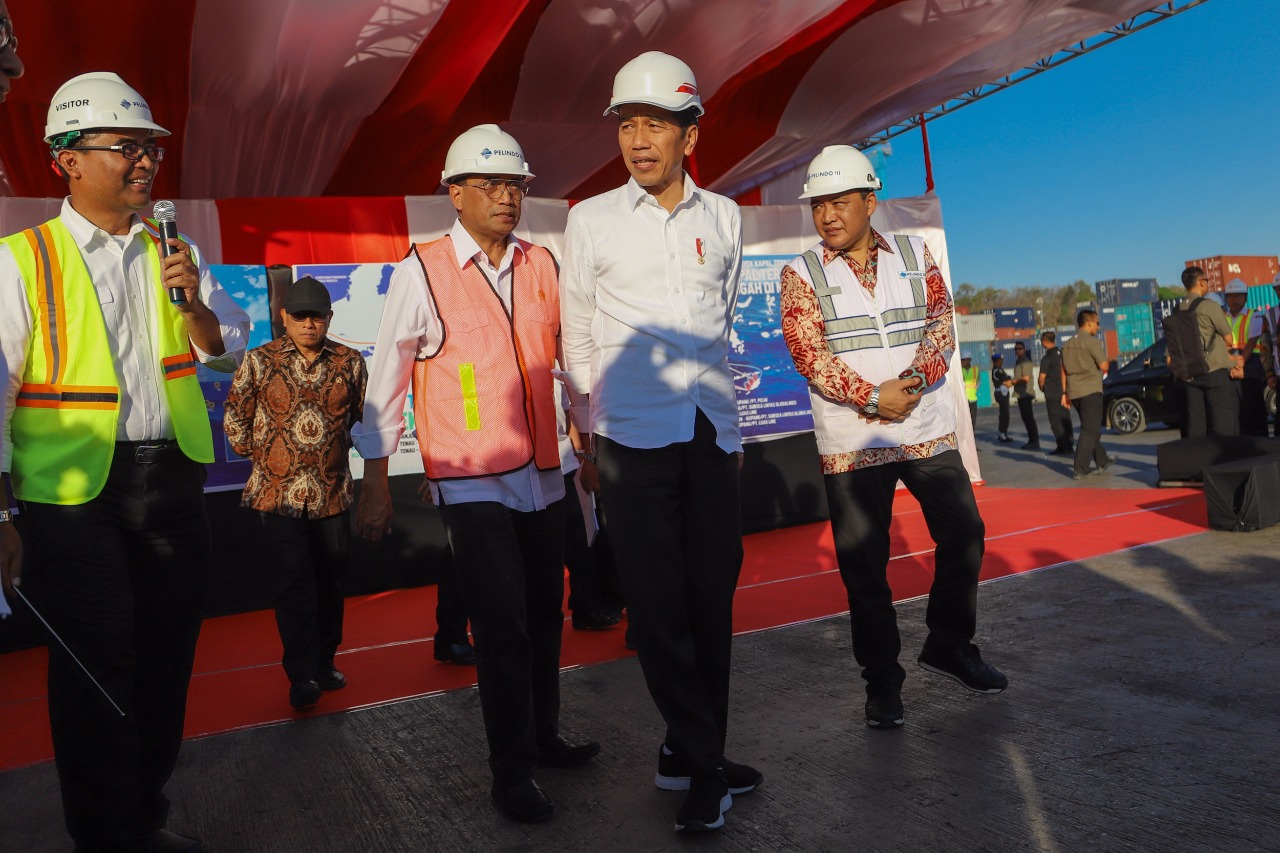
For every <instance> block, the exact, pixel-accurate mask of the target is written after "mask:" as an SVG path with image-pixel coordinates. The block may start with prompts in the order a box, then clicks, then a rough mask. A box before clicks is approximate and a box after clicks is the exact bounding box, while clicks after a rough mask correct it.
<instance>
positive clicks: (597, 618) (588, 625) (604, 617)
mask: <svg viewBox="0 0 1280 853" xmlns="http://www.w3.org/2000/svg"><path fill="white" fill-rule="evenodd" d="M621 621H622V617H621V616H619V615H618V614H616V613H609V612H607V611H604V610H588V611H586V612H584V613H581V614H578V613H575V614H573V630H575V631H607V630H609V629H610V628H612V627H613V626H614V625H617V624H618V623H619V622H621Z"/></svg>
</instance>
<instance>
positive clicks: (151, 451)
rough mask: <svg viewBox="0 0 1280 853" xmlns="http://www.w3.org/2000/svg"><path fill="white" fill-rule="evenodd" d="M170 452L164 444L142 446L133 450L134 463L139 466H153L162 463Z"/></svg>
mask: <svg viewBox="0 0 1280 853" xmlns="http://www.w3.org/2000/svg"><path fill="white" fill-rule="evenodd" d="M168 452H169V448H168V447H167V446H165V445H163V444H140V445H138V446H137V447H135V448H134V449H133V461H134V462H136V463H137V464H139V465H151V464H152V463H155V462H160V461H161V460H163V459H164V457H165V455H166V454H167V453H168Z"/></svg>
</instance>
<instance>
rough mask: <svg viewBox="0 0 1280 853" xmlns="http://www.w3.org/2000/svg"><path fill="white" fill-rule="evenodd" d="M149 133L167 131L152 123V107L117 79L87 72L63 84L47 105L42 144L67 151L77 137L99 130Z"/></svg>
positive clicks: (166, 134) (111, 73)
mask: <svg viewBox="0 0 1280 853" xmlns="http://www.w3.org/2000/svg"><path fill="white" fill-rule="evenodd" d="M117 127H120V128H132V129H136V130H148V131H150V132H151V133H152V135H154V136H168V135H169V131H167V130H165V129H164V128H163V127H161V126H160V125H158V124H156V123H155V122H154V121H152V120H151V107H149V106H147V102H146V100H144V99H143V97H142V95H140V94H138V90H137V89H135V88H133V87H132V86H130V85H129V84H128V83H126V82H124V80H122V79H120V75H119V74H116V73H114V72H111V71H90V72H89V73H87V74H81V75H79V76H77V77H72V78H71V79H70V80H68V81H67V82H65V83H63V84H62V86H61V87H60V88H59V89H58V91H57V92H55V93H54V95H53V101H52V102H50V104H49V115H48V117H47V119H46V120H45V126H44V141H45V142H47V143H49V144H50V145H53V146H54V147H55V148H63V147H66V145H67V144H69V143H70V142H71V140H73V139H75V138H76V136H78V135H80V134H84V133H88V132H89V131H92V130H99V129H102V128H117Z"/></svg>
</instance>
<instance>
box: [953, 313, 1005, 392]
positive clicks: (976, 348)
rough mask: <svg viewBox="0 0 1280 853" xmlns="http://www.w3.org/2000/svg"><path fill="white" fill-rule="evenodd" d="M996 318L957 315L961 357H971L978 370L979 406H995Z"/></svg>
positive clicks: (981, 315) (978, 315) (957, 332)
mask: <svg viewBox="0 0 1280 853" xmlns="http://www.w3.org/2000/svg"><path fill="white" fill-rule="evenodd" d="M995 335H996V333H995V318H994V317H992V316H991V315H990V314H957V315H956V341H957V343H958V344H959V345H960V357H961V358H964V357H965V356H969V358H971V359H973V366H974V367H976V368H978V371H979V372H978V406H979V407H985V406H994V405H995V400H994V399H992V396H991V341H992V339H994V338H995Z"/></svg>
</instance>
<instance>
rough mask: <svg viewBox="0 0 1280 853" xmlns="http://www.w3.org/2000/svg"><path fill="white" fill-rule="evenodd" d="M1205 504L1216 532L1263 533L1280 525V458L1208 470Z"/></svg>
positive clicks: (1205, 477) (1248, 461)
mask: <svg viewBox="0 0 1280 853" xmlns="http://www.w3.org/2000/svg"><path fill="white" fill-rule="evenodd" d="M1204 500H1205V504H1207V506H1208V509H1209V526H1210V527H1211V528H1213V529H1214V530H1234V531H1243V530H1261V529H1262V528H1264V527H1270V526H1271V525H1273V524H1280V454H1273V455H1271V456H1258V457H1255V458H1253V459H1241V460H1240V461H1238V462H1226V463H1224V464H1222V465H1214V466H1212V467H1209V468H1206V469H1205V472H1204Z"/></svg>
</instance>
